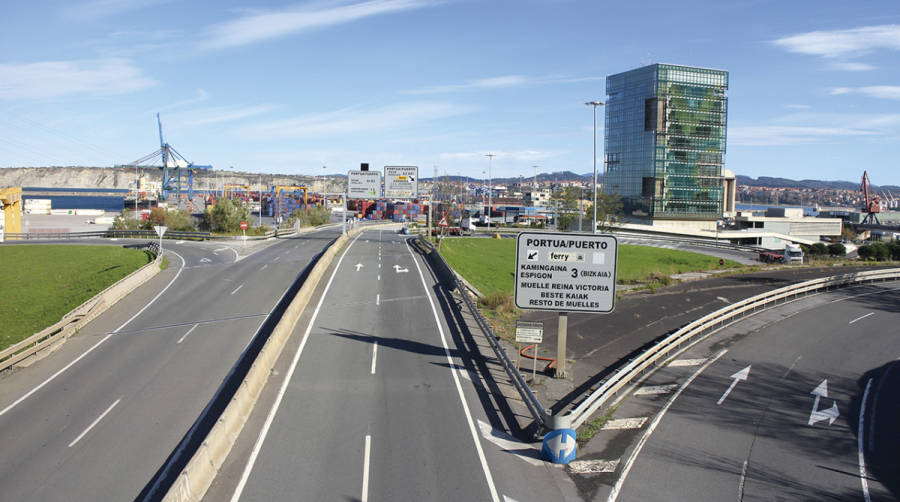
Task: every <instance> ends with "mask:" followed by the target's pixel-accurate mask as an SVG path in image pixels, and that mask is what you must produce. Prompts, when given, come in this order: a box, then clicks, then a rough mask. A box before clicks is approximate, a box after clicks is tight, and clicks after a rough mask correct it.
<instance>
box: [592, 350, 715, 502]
mask: <svg viewBox="0 0 900 502" xmlns="http://www.w3.org/2000/svg"><path fill="white" fill-rule="evenodd" d="M727 352H728V349H725V350H723V351H722V352H719V353H718V354H716V355H715V357H713V358H712V359H710V360H709V361H707V362H706V364H704V365H703V366H700V367H699V368H698V369H697V371H695V372H694V373H693V374H692V375H691V376H690V377H688V379H687V380H686V381H685V382H684V383H683V384H681V387H679V389H678V390H677V391H676V392H675V394H673V395H672V397H670V398H669V400H668V401H667V402H666V405H665V406H663V407H662V409H661V410H659V413H657V414H656V417H655V418H654V419H653V421H652V422H650V426H649V427H647V430H646V431H644V435H643V436H641V440H640V441H638V444H637V446H635V448H634V450H633V451H632V452H631V455H630V456H629V457H628V460H627V461H626V462H625V467H624V468H623V469H622V474H620V475H619V479H618V480H616V484H615V486H613V489H612V491H611V492H609V497H608V498H607V499H606V500H607V502H615V501H616V499H617V498H618V497H619V492H620V491H622V486H623V485H624V484H625V480H626V479H627V478H628V473H629V472H630V471H631V468H632V467H633V466H634V462H635V461H636V460H637V456H638V455H640V453H641V450H642V449H644V445H645V444H647V440H649V439H650V435H651V434H653V431H654V430H656V427H657V426H658V425H659V423H660V422H661V421H662V419H663V417H664V416H665V414H666V412H667V411H669V408H671V407H672V404H673V403H675V400H676V399H678V396H680V395H681V393H682V392H684V389H686V388H687V386H688V385H690V384H691V383H692V382H693V381H694V379H695V378H697V377H698V376H700V373H703V371H704V370H706V368H709V367H710V365H712V363H714V362H716V361H718V360H719V358H720V357H722V356H724V355H725V354H726V353H727Z"/></svg>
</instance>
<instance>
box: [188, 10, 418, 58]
mask: <svg viewBox="0 0 900 502" xmlns="http://www.w3.org/2000/svg"><path fill="white" fill-rule="evenodd" d="M434 3H435V2H434V1H432V0H367V1H363V2H357V3H348V2H346V1H344V2H339V3H334V2H329V3H314V4H309V5H306V6H303V7H300V8H294V9H286V10H279V11H267V12H255V13H251V14H248V15H246V16H244V17H241V18H238V19H235V20H232V21H228V22H225V23H222V24H219V25H216V26H214V27H212V28H211V29H210V30H209V32H208V34H207V37H208V38H207V39H206V40H205V41H204V42H202V43H201V47H202V48H206V49H221V48H226V47H237V46H242V45H249V44H253V43H257V42H262V41H264V40H269V39H272V38H279V37H284V36H287V35H292V34H295V33H299V32H303V31H308V30H312V29H316V28H322V27H326V26H333V25H337V24H343V23H349V22H352V21H356V20H359V19H363V18H367V17H371V16H376V15H379V14H388V13H392V12H400V11H405V10H410V9H417V8H421V7H426V6H429V5H434Z"/></svg>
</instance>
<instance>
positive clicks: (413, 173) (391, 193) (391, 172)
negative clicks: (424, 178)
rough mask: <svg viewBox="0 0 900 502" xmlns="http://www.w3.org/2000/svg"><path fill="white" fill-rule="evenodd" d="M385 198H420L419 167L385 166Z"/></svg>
mask: <svg viewBox="0 0 900 502" xmlns="http://www.w3.org/2000/svg"><path fill="white" fill-rule="evenodd" d="M384 196H385V197H387V198H389V199H416V198H418V197H419V168H418V167H417V166H384Z"/></svg>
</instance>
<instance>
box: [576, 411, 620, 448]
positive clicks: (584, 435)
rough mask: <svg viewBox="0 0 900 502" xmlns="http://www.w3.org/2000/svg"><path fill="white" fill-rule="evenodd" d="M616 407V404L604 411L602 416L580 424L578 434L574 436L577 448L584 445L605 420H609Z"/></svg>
mask: <svg viewBox="0 0 900 502" xmlns="http://www.w3.org/2000/svg"><path fill="white" fill-rule="evenodd" d="M616 408H618V405H616V406H613V407H612V408H610V410H609V411H607V412H606V413H604V414H603V415H602V416H599V417H597V418H595V419H593V420H590V421H588V422H585V423H583V424H581V427H579V428H578V435H577V436H576V437H575V441H576V442H577V443H578V447H579V448H580V447H582V446H584V445H586V444H587V443H588V441H590V440H591V438H593V437H594V435H595V434H597V433H598V432H600V430H602V429H603V426H604V425H606V422H609V419H610V418H612V416H613V413H615V412H616Z"/></svg>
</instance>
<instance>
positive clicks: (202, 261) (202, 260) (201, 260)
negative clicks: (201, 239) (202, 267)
mask: <svg viewBox="0 0 900 502" xmlns="http://www.w3.org/2000/svg"><path fill="white" fill-rule="evenodd" d="M200 263H212V260H210V259H209V258H200Z"/></svg>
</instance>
